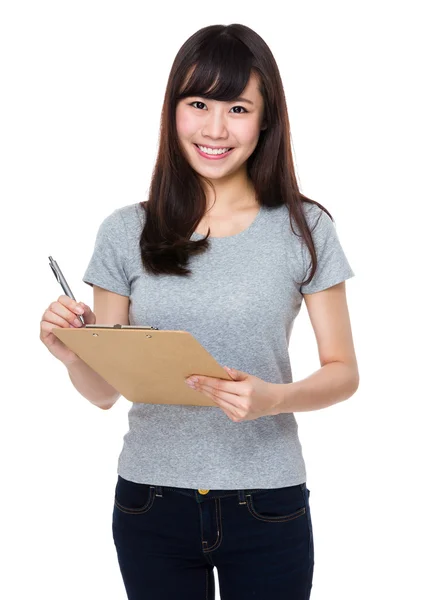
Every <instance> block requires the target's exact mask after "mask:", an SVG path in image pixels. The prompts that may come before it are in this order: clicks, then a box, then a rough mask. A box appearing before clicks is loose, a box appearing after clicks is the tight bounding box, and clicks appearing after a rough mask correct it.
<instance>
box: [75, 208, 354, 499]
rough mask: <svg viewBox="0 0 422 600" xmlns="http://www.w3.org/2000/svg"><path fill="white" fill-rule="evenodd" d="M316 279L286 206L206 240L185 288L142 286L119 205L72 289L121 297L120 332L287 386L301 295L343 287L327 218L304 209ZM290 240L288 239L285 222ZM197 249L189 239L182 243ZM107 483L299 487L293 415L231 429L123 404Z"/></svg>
mask: <svg viewBox="0 0 422 600" xmlns="http://www.w3.org/2000/svg"><path fill="white" fill-rule="evenodd" d="M305 211H306V213H305V214H306V218H307V221H308V223H309V225H310V226H311V228H312V227H313V225H314V224H315V222H316V219H317V217H318V216H319V214H320V213H321V217H320V220H319V223H318V225H317V227H316V229H315V230H314V231H313V234H312V235H313V238H314V243H315V246H316V251H317V256H318V269H317V271H316V274H315V276H314V278H313V280H312V282H311V283H310V284H308V285H307V286H306V287H304V286H300V285H298V284H297V283H295V282H300V281H304V280H305V270H307V275H308V274H309V272H310V270H309V261H310V254H309V251H308V249H307V247H306V246H305V244H304V242H303V241H302V240H301V238H299V237H298V236H296V235H294V233H293V232H292V230H291V227H290V220H289V213H288V209H287V206H281V207H276V208H267V207H261V209H260V211H259V213H258V215H257V216H256V218H255V220H254V221H253V223H252V224H251V225H250V226H249V227H248V228H247V229H245V230H244V231H242V232H241V233H238V234H236V235H232V236H228V237H222V238H214V237H212V238H210V248H209V250H208V251H206V252H205V253H204V254H202V255H197V256H193V257H191V258H190V261H189V265H188V266H189V268H191V269H192V272H193V274H192V275H191V276H188V277H180V276H177V275H159V276H154V275H150V274H147V273H146V272H145V270H144V269H143V265H142V262H141V254H140V248H139V238H140V235H141V231H142V227H143V223H144V220H145V215H144V212H143V209H142V207H141V206H140V205H139V204H138V203H136V204H130V205H127V206H124V207H122V208H118V209H116V210H114V211H113V212H112V213H111V214H110V215H109V216H107V217H106V218H105V219H104V220H103V222H102V223H101V225H100V227H99V230H98V234H97V238H96V242H95V248H94V251H93V255H92V257H91V260H90V262H89V264H88V267H87V269H86V272H85V274H84V277H83V281H84V282H85V283H87V284H89V285H92V284H95V285H97V286H100V287H102V288H105V289H107V290H110V291H112V292H116V293H118V294H122V295H124V296H129V297H130V304H129V323H130V324H131V325H153V326H154V327H158V328H159V329H173V330H185V331H189V332H190V333H191V334H192V335H193V336H194V337H195V338H196V339H197V340H198V341H199V342H200V343H201V344H202V345H203V346H204V347H205V348H206V349H207V350H208V352H209V353H210V354H211V355H212V356H213V357H214V358H215V359H216V360H217V362H218V363H219V364H220V365H221V366H224V365H226V366H228V367H232V368H234V369H239V370H241V371H245V372H246V373H250V374H252V375H255V376H256V377H260V378H261V379H263V380H264V381H268V382H271V383H290V382H292V372H291V366H290V359H289V351H288V346H289V341H290V335H291V332H292V327H293V322H294V320H295V318H296V316H297V314H298V313H299V310H300V308H301V304H302V300H303V296H302V294H303V293H305V294H307V293H313V292H318V291H321V290H324V289H326V288H329V287H331V286H333V285H335V284H337V283H340V282H341V281H344V280H346V279H349V278H350V277H353V276H354V272H353V271H352V269H351V267H350V265H349V263H348V260H347V258H346V256H345V253H344V251H343V249H342V246H341V244H340V241H339V238H338V236H337V233H336V229H335V225H334V223H333V222H332V221H331V219H330V217H329V216H328V215H327V214H326V213H325V212H324V211H322V210H321V209H320V208H319V207H318V206H316V205H309V204H307V203H305ZM292 222H293V225H294V228H295V231H296V232H297V233H298V229H297V226H296V225H295V223H294V221H292ZM202 237H205V236H204V235H202V234H199V233H196V232H194V233H193V234H192V237H191V239H200V238H202ZM128 421H129V430H128V431H127V433H126V434H125V436H124V440H123V449H122V451H121V454H120V456H119V460H118V469H117V472H118V474H119V475H120V476H121V477H123V478H125V479H128V480H130V481H135V482H137V483H148V484H151V485H158V486H159V485H162V486H172V487H184V488H194V489H219V490H221V489H248V488H249V489H251V488H277V487H285V486H292V485H297V484H299V483H304V482H305V481H306V469H305V462H304V459H303V456H302V447H301V444H300V441H299V437H298V426H297V422H296V419H295V416H294V414H293V413H287V414H278V415H275V416H265V417H260V418H258V419H255V420H252V421H239V422H234V421H232V420H231V419H229V417H228V416H227V415H226V414H225V413H224V412H223V411H222V410H221V408H219V407H218V406H215V407H214V406H210V407H208V406H206V407H204V406H185V405H171V404H158V405H157V404H147V403H133V404H132V406H131V408H130V410H129V412H128Z"/></svg>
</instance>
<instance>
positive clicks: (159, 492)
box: [155, 485, 163, 498]
mask: <svg viewBox="0 0 422 600" xmlns="http://www.w3.org/2000/svg"><path fill="white" fill-rule="evenodd" d="M155 496H156V498H157V497H158V498H162V497H163V490H162V489H161V486H159V485H158V486H156V487H155Z"/></svg>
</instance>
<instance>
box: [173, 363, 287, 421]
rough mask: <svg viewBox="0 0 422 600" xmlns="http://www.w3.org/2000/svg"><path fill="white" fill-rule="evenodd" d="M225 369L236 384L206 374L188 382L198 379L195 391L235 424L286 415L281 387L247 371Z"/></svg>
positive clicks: (191, 378)
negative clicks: (208, 399) (211, 402)
mask: <svg viewBox="0 0 422 600" xmlns="http://www.w3.org/2000/svg"><path fill="white" fill-rule="evenodd" d="M223 368H224V369H225V370H226V371H227V373H228V374H229V375H230V377H232V378H233V381H226V380H225V379H219V378H216V377H205V376H204V375H190V376H189V378H188V379H186V380H185V381H186V383H187V382H188V381H193V379H194V378H196V379H197V381H196V382H194V385H195V387H192V389H195V390H197V391H198V392H202V393H203V394H205V395H206V396H208V397H209V398H211V400H213V401H214V402H215V403H216V404H217V406H219V407H220V408H221V409H222V410H223V411H224V412H225V413H226V415H227V416H228V417H229V419H231V420H232V421H235V422H238V421H252V420H254V419H258V418H259V417H266V416H270V415H277V414H279V413H280V412H282V411H281V410H280V402H281V398H280V389H281V386H280V385H279V384H276V383H268V382H267V381H263V380H262V379H259V377H255V376H254V375H249V374H248V373H244V372H243V371H236V370H235V369H229V368H228V367H223Z"/></svg>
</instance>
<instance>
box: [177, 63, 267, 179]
mask: <svg viewBox="0 0 422 600" xmlns="http://www.w3.org/2000/svg"><path fill="white" fill-rule="evenodd" d="M258 85H259V79H258V77H257V76H256V75H255V74H252V75H251V77H250V79H249V82H248V84H247V86H246V88H245V89H244V90H243V92H242V96H241V98H239V99H237V100H236V101H231V102H221V101H219V100H209V99H206V98H201V97H200V96H191V97H188V98H183V100H180V101H179V102H178V104H177V107H176V127H177V134H178V136H179V141H180V144H181V146H182V148H183V149H184V151H185V153H186V156H187V159H188V161H189V163H190V165H191V166H192V168H193V169H195V171H196V172H197V173H199V175H202V176H204V177H207V178H209V179H221V178H222V177H227V176H228V175H231V174H233V173H235V172H236V171H237V170H238V169H239V168H240V167H241V166H242V165H244V163H245V162H246V160H247V159H248V158H249V156H250V155H251V154H252V152H253V151H254V149H255V147H256V145H257V143H258V139H259V135H260V133H261V129H263V128H264V127H263V126H262V118H263V113H264V99H263V97H262V95H261V93H260V91H259V89H258ZM248 101H249V102H248ZM198 146H200V148H199V147H198ZM216 148H221V149H224V150H227V149H228V148H231V150H229V151H228V152H227V153H226V152H224V153H223V154H215V153H211V154H210V152H212V149H214V150H215V149H216ZM207 150H208V153H207Z"/></svg>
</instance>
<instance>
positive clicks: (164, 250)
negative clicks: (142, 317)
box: [140, 24, 333, 284]
mask: <svg viewBox="0 0 422 600" xmlns="http://www.w3.org/2000/svg"><path fill="white" fill-rule="evenodd" d="M252 73H254V74H256V75H258V78H259V82H260V92H261V94H262V96H263V98H264V117H263V122H265V124H266V129H264V130H263V131H261V134H260V138H259V140H258V144H257V146H256V148H255V150H254V151H253V153H252V154H251V156H250V157H249V158H248V161H247V173H248V176H249V178H250V180H251V182H252V184H253V186H254V189H255V193H256V198H257V200H258V202H259V204H260V205H263V206H266V207H270V208H271V207H278V206H281V205H283V204H286V205H287V206H288V209H289V218H290V226H291V227H292V231H293V233H294V234H295V235H298V234H297V233H296V232H295V231H294V229H293V226H292V216H293V218H294V221H295V223H296V224H297V226H298V228H299V231H300V234H299V235H300V237H303V239H304V241H305V243H306V245H307V247H308V249H309V252H310V255H311V264H312V269H311V272H310V275H309V277H308V279H307V280H306V281H305V282H301V283H302V284H304V283H309V281H311V279H312V277H313V276H314V273H315V271H316V268H317V256H316V252H315V247H314V243H313V240H312V235H311V233H310V229H309V227H308V224H307V221H306V218H305V212H304V207H303V202H308V203H311V204H316V205H318V206H319V207H320V208H321V209H322V210H324V211H325V212H326V213H327V214H328V215H329V216H330V218H331V219H332V217H331V215H330V213H329V212H328V211H327V210H326V209H325V208H324V207H323V206H322V205H321V204H319V203H318V202H315V201H314V200H311V199H310V198H307V197H306V196H304V195H303V194H301V193H300V191H299V187H298V184H297V180H296V175H295V170H294V163H293V156H292V150H291V145H290V124H289V117H288V113H287V106H286V100H285V96H284V89H283V84H282V82H281V77H280V73H279V70H278V66H277V63H276V61H275V59H274V56H273V54H272V52H271V50H270V49H269V47H268V46H267V44H266V43H265V42H264V40H263V39H262V38H261V37H260V36H259V35H258V34H257V33H255V32H254V31H253V30H252V29H250V28H249V27H246V26H245V25H239V24H232V25H211V26H209V27H204V28H203V29H200V30H199V31H197V32H196V33H194V34H193V35H192V36H191V37H190V38H189V39H188V40H187V41H186V42H185V43H184V44H183V46H182V47H181V48H180V50H179V52H178V53H177V55H176V58H175V59H174V62H173V65H172V68H171V71H170V75H169V79H168V82H167V88H166V92H165V97H164V104H163V108H162V113H161V128H160V141H159V148H158V156H157V160H156V163H155V166H154V170H153V175H152V180H151V185H150V189H149V198H148V201H147V202H141V203H140V204H141V206H142V207H143V208H144V210H145V211H146V219H145V223H144V227H143V231H142V235H141V238H140V248H141V256H142V263H143V265H144V268H145V270H146V271H147V272H149V273H152V274H156V275H159V274H164V273H166V274H174V275H182V276H186V275H190V274H191V270H190V269H188V268H187V266H186V265H187V263H188V260H189V256H190V255H192V254H198V253H202V252H205V251H206V250H207V248H208V247H209V242H208V237H209V234H210V230H209V229H208V234H207V236H206V237H205V238H202V239H200V240H190V239H189V238H190V237H191V235H192V233H193V232H194V231H195V229H196V226H197V225H198V223H199V222H200V221H201V219H202V218H203V216H204V214H205V211H206V209H207V206H206V195H205V191H204V188H203V182H201V177H200V175H199V174H198V173H197V172H196V171H195V170H194V169H193V168H192V167H191V165H190V164H189V162H188V161H187V159H186V158H185V155H184V152H183V150H182V148H181V146H180V144H179V141H178V135H177V130H176V117H175V114H176V106H177V103H178V101H179V100H181V99H182V98H185V97H188V96H200V97H205V98H212V99H213V100H221V101H226V102H228V101H231V100H234V99H235V98H238V97H239V96H241V92H242V91H243V90H244V88H245V87H246V85H247V83H248V81H249V78H250V76H251V74H252ZM188 74H189V77H187V75H188ZM207 181H208V180H207ZM209 183H210V185H211V186H212V183H211V182H210V181H209ZM332 220H333V219H332Z"/></svg>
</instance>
